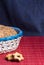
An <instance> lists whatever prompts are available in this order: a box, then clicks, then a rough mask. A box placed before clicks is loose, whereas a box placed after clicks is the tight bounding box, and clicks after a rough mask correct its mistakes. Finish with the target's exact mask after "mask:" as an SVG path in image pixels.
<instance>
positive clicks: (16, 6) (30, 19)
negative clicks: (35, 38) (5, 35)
mask: <svg viewBox="0 0 44 65" xmlns="http://www.w3.org/2000/svg"><path fill="white" fill-rule="evenodd" d="M0 24H4V25H8V26H15V27H19V28H20V29H21V30H22V31H23V32H24V35H28V36H29V35H44V0H1V1H0Z"/></svg>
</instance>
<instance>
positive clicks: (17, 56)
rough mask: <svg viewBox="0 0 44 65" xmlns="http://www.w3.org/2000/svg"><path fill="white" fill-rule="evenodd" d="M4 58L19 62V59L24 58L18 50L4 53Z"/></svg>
mask: <svg viewBox="0 0 44 65" xmlns="http://www.w3.org/2000/svg"><path fill="white" fill-rule="evenodd" d="M5 58H6V60H8V61H16V62H20V61H22V60H24V57H23V55H22V54H20V53H18V52H16V53H13V54H8V55H6V57H5Z"/></svg>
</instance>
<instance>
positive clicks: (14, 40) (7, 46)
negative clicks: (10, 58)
mask: <svg viewBox="0 0 44 65" xmlns="http://www.w3.org/2000/svg"><path fill="white" fill-rule="evenodd" d="M12 28H14V29H15V30H16V31H17V33H18V34H16V35H14V36H9V37H5V38H0V54H1V53H6V52H10V51H13V50H16V49H17V48H18V46H19V43H20V40H21V37H22V31H21V30H20V29H19V28H16V27H12Z"/></svg>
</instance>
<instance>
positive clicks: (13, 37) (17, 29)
mask: <svg viewBox="0 0 44 65" xmlns="http://www.w3.org/2000/svg"><path fill="white" fill-rule="evenodd" d="M11 28H13V29H15V30H16V31H19V33H18V34H16V35H13V36H8V37H4V38H0V41H7V40H12V39H17V38H18V37H21V36H22V35H23V32H22V30H21V29H19V28H17V27H11Z"/></svg>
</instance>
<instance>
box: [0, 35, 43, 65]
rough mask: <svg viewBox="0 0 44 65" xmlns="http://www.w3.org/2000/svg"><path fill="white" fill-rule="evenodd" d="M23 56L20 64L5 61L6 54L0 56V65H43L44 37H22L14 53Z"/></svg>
mask: <svg viewBox="0 0 44 65" xmlns="http://www.w3.org/2000/svg"><path fill="white" fill-rule="evenodd" d="M15 52H19V53H22V54H23V56H24V60H23V61H21V62H10V61H6V60H5V56H6V54H8V53H6V54H1V55H0V65H44V37H42V36H41V37H40V36H39V37H37V36H33V37H32V36H30V37H23V38H22V39H21V42H20V45H19V47H18V48H17V50H16V51H13V52H11V53H15Z"/></svg>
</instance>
